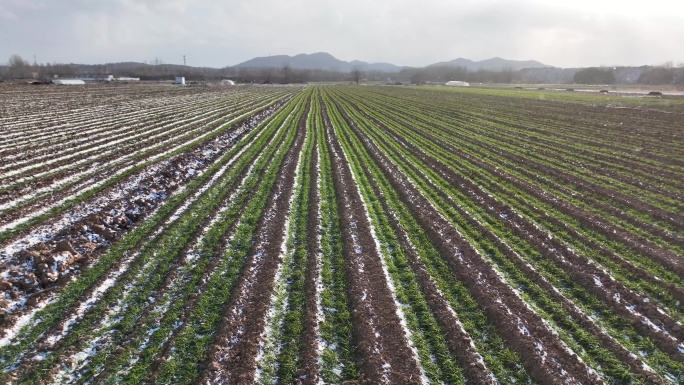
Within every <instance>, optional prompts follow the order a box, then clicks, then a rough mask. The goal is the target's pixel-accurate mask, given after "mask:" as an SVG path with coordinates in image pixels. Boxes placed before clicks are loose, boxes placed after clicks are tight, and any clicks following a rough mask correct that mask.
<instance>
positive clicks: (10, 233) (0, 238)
mask: <svg viewBox="0 0 684 385" xmlns="http://www.w3.org/2000/svg"><path fill="white" fill-rule="evenodd" d="M278 100H279V99H275V100H273V101H271V102H270V103H268V104H266V105H264V106H263V107H262V108H261V109H260V110H259V111H261V110H263V109H266V108H268V107H269V106H271V105H273V104H275V103H277V102H278ZM259 111H255V113H258V112H259ZM242 120H244V119H242ZM242 120H238V121H236V122H233V124H230V125H226V126H225V127H223V128H222V129H220V130H217V131H215V132H213V133H211V134H210V135H206V136H202V137H200V138H199V139H197V140H194V141H192V142H190V143H188V144H186V145H184V146H182V147H180V148H177V149H176V150H174V151H172V152H170V153H168V154H166V155H164V156H163V157H161V158H159V159H155V160H154V161H147V162H142V163H138V164H136V165H135V166H134V167H132V168H131V169H129V170H127V171H125V172H123V173H121V174H119V175H118V176H116V177H114V178H111V179H108V180H107V181H106V182H105V183H103V184H102V185H100V186H98V187H96V188H94V189H91V190H88V191H86V192H85V193H83V194H80V195H78V196H76V197H74V198H71V199H68V200H67V201H65V202H64V203H62V204H61V205H59V206H56V207H53V208H52V209H50V210H48V211H46V212H45V213H43V214H41V215H39V216H37V217H35V218H32V219H30V220H28V221H26V222H24V223H22V224H21V225H19V226H17V227H15V228H13V229H11V230H7V231H4V232H2V233H0V242H4V241H6V240H8V239H10V238H12V237H14V236H16V235H17V234H20V233H22V232H24V231H26V230H28V229H30V228H32V227H34V226H36V225H38V224H40V223H43V222H44V221H45V220H47V219H49V218H51V217H54V216H56V215H58V214H61V213H63V212H65V211H66V210H68V209H70V208H72V207H74V206H75V205H77V204H79V203H81V202H83V201H85V200H86V199H88V198H91V197H93V196H95V195H97V194H98V193H100V192H101V191H104V190H105V189H107V188H108V187H110V186H113V185H115V184H116V183H117V182H119V181H121V180H123V179H125V178H127V177H129V176H131V175H134V174H136V173H137V172H139V171H141V170H142V169H144V168H145V167H147V166H149V165H151V164H153V163H158V162H160V161H162V160H165V159H168V158H170V157H172V156H175V155H178V154H181V153H183V152H186V151H188V150H190V149H192V148H194V147H196V146H198V145H200V144H202V143H207V142H208V141H210V140H212V139H214V138H215V137H217V136H218V135H220V134H222V133H223V132H224V131H225V130H226V129H228V128H230V127H232V126H233V125H234V124H239V123H240V122H241V121H242ZM152 151H153V150H150V151H148V152H152ZM148 152H146V153H148ZM143 155H144V154H143Z"/></svg>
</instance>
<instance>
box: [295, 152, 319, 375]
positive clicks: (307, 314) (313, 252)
mask: <svg viewBox="0 0 684 385" xmlns="http://www.w3.org/2000/svg"><path fill="white" fill-rule="evenodd" d="M314 149H315V150H314V153H313V156H312V159H311V165H310V166H309V176H310V178H309V180H310V183H311V184H310V186H309V212H308V219H307V224H308V226H307V234H308V241H309V243H308V254H307V260H306V275H305V283H304V293H305V298H306V305H305V306H306V307H305V311H304V320H303V321H302V323H303V325H304V326H303V328H302V335H301V350H300V356H301V367H302V371H301V375H299V376H298V377H297V380H298V381H299V383H300V384H303V385H314V384H317V383H318V364H317V361H318V358H319V357H318V355H317V349H318V342H317V333H316V332H315V331H316V330H318V319H317V313H318V309H317V306H316V292H317V290H318V288H317V287H316V277H318V274H319V272H320V269H321V266H319V265H318V260H317V255H318V253H320V252H321V245H320V244H319V242H318V237H317V236H316V235H317V234H318V232H319V226H320V218H318V205H319V204H320V196H319V194H318V188H317V181H318V178H319V175H318V171H317V167H318V156H317V155H318V146H317V144H316V142H315V141H314Z"/></svg>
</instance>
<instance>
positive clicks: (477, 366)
mask: <svg viewBox="0 0 684 385" xmlns="http://www.w3.org/2000/svg"><path fill="white" fill-rule="evenodd" d="M540 95H541V94H540V93H537V94H535V93H534V91H525V92H524V93H523V95H520V94H518V92H517V91H514V90H505V91H502V90H494V89H445V88H426V87H363V86H343V85H327V86H320V85H316V86H312V85H310V86H306V87H304V86H268V87H264V86H259V87H257V86H254V87H247V86H244V87H243V86H239V87H232V88H213V89H212V88H191V87H187V88H186V87H170V86H158V85H133V86H120V87H103V86H87V87H84V88H81V87H67V88H56V87H45V88H43V87H19V86H2V87H0V133H1V137H0V266H1V267H0V291H1V292H2V295H1V296H0V369H1V370H0V383H8V384H73V383H89V384H120V383H125V384H140V383H149V384H195V383H201V384H218V383H225V384H234V383H235V384H243V383H244V384H249V383H258V384H292V383H296V384H342V383H344V382H345V381H350V382H347V384H353V383H358V384H432V383H435V384H441V383H445V384H466V383H468V384H511V383H515V384H678V383H684V325H682V322H683V321H684V306H682V301H684V103H682V100H681V99H678V98H676V97H672V98H662V99H655V98H652V99H624V98H623V99H620V98H617V97H610V98H606V97H605V96H602V95H595V96H594V95H588V94H584V95H581V96H578V95H574V94H571V93H567V94H564V93H554V94H553V95H552V96H550V97H546V96H544V97H540Z"/></svg>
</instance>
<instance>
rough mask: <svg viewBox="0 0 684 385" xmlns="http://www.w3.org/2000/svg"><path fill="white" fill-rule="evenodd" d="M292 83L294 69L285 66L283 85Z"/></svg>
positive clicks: (287, 65)
mask: <svg viewBox="0 0 684 385" xmlns="http://www.w3.org/2000/svg"><path fill="white" fill-rule="evenodd" d="M291 81H292V68H290V65H289V64H285V65H284V66H283V84H290V82H291Z"/></svg>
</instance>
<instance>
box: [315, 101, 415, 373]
mask: <svg viewBox="0 0 684 385" xmlns="http://www.w3.org/2000/svg"><path fill="white" fill-rule="evenodd" d="M323 119H324V124H325V125H326V132H327V137H328V139H329V140H330V141H331V142H332V143H331V144H330V146H329V152H330V157H331V160H332V168H333V169H332V171H333V177H334V186H335V191H336V192H337V194H336V195H337V200H338V208H339V216H340V220H341V230H342V237H343V243H344V253H345V259H346V263H345V265H346V266H345V269H346V272H347V277H348V279H349V299H350V302H351V304H350V305H351V308H352V320H353V335H354V340H355V341H356V346H357V349H358V352H359V355H360V357H359V360H358V366H359V368H360V369H361V372H362V373H363V374H362V376H363V378H361V379H360V380H361V381H362V382H363V381H368V383H372V384H420V383H421V376H420V371H419V369H418V367H417V363H416V361H415V359H414V356H413V353H412V351H411V349H410V348H409V346H408V344H407V341H406V338H405V337H404V331H403V330H402V328H401V326H400V320H399V317H398V316H397V312H396V308H395V303H394V300H393V298H392V294H391V293H390V290H389V287H388V286H387V282H386V280H385V277H384V273H383V270H382V265H381V262H380V258H381V256H380V254H379V252H378V250H376V248H375V242H374V240H373V239H372V237H371V232H370V223H369V222H368V219H367V216H366V213H365V212H364V210H363V204H362V200H361V197H360V196H359V195H358V191H357V189H356V187H355V184H354V181H353V179H352V177H351V170H350V168H349V164H348V163H347V162H346V161H345V160H344V158H343V157H342V155H341V154H342V149H341V147H340V145H339V143H338V142H337V139H336V137H335V134H334V133H333V131H332V127H331V123H330V120H329V117H328V116H327V113H326V110H325V108H323Z"/></svg>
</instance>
